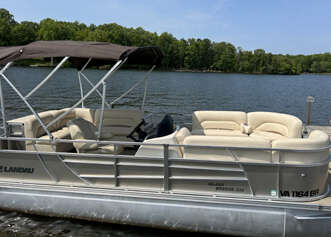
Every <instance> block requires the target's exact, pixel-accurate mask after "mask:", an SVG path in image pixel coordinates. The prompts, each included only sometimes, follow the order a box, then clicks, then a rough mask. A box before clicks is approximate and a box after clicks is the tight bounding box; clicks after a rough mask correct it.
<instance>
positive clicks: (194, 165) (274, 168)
mask: <svg viewBox="0 0 331 237" xmlns="http://www.w3.org/2000/svg"><path fill="white" fill-rule="evenodd" d="M0 141H7V142H8V144H10V143H11V142H26V141H31V142H32V143H34V144H35V143H36V142H43V143H49V144H56V143H97V144H98V145H115V146H116V145H119V146H127V147H133V146H142V145H143V146H154V147H155V146H157V147H160V148H161V147H162V149H163V156H157V157H152V156H136V155H134V154H92V153H74V152H41V151H38V150H35V151H26V150H13V149H10V146H8V149H1V150H0V153H17V154H34V155H36V156H37V158H38V159H39V162H40V163H41V164H42V167H43V169H44V170H45V171H46V173H47V174H48V176H49V177H51V179H52V180H53V181H54V182H55V183H58V182H59V177H57V175H56V174H54V173H53V172H52V171H51V169H50V168H49V167H48V165H47V162H46V161H45V158H44V156H55V157H56V158H57V159H58V160H59V161H61V162H62V164H63V165H64V166H65V167H66V168H67V169H68V170H69V171H70V172H71V173H72V174H73V175H74V176H76V177H77V178H78V179H80V180H81V181H82V182H83V183H84V184H85V185H93V182H91V181H90V179H91V178H100V177H102V178H104V179H114V187H115V188H121V187H120V185H119V182H120V180H121V179H123V178H125V179H131V180H132V181H133V180H139V181H146V183H148V182H150V181H153V182H154V181H155V180H158V182H160V183H161V186H162V187H161V186H160V189H161V190H162V192H165V193H169V192H170V193H176V192H181V190H179V191H178V190H177V189H174V188H172V183H180V182H183V183H185V182H189V183H190V182H194V183H199V182H201V183H202V182H205V183H206V182H207V185H209V186H211V188H214V189H215V190H216V191H215V192H214V193H213V192H210V191H208V192H205V191H204V190H201V191H200V190H199V188H198V189H195V190H194V189H192V190H184V191H185V192H188V193H191V194H192V193H193V194H194V193H198V194H203V195H206V194H208V195H210V194H211V193H212V195H213V196H224V193H222V192H217V190H218V189H219V190H222V189H226V185H227V184H224V183H223V182H225V183H226V182H230V183H231V182H232V183H231V184H230V185H232V186H236V185H237V184H233V183H236V182H245V183H247V184H246V185H247V190H248V191H247V193H242V194H236V193H230V194H231V195H232V196H240V197H248V198H257V199H259V198H262V199H266V198H267V199H272V200H274V199H275V200H286V201H312V200H316V199H320V198H322V197H325V196H326V195H327V194H328V192H329V187H326V189H325V191H323V192H322V193H321V192H320V193H318V194H315V193H313V195H312V196H307V197H301V196H299V198H298V197H288V196H287V197H286V196H285V197H284V196H282V195H281V193H282V192H283V191H282V189H281V182H282V181H281V179H282V178H281V176H282V173H281V172H282V170H284V169H289V170H290V169H292V170H293V169H300V170H302V171H300V172H302V174H301V175H302V176H306V175H307V176H310V177H309V178H311V177H312V176H313V175H317V174H316V173H318V172H321V170H322V171H323V172H324V170H325V169H327V168H325V167H327V166H328V163H329V162H330V157H328V159H326V160H324V161H314V162H309V163H283V162H281V161H271V162H260V161H256V162H254V161H242V160H240V159H238V158H237V157H235V156H234V157H233V160H227V161H225V160H216V159H213V160H208V159H207V160H204V159H197V158H195V157H190V158H179V157H172V156H170V152H169V151H170V150H171V148H174V147H177V148H179V147H194V148H208V149H209V148H211V149H220V150H226V151H229V154H233V151H236V150H237V151H238V150H249V151H264V152H270V153H272V152H276V151H277V152H279V153H281V152H294V153H306V152H310V153H314V152H321V151H325V150H329V149H330V148H331V147H329V146H328V147H322V148H314V149H279V148H277V149H275V148H258V147H229V146H214V145H213V146H206V145H183V144H162V143H153V144H151V143H146V142H127V141H101V140H70V139H53V140H52V139H40V138H24V137H0ZM70 157H71V158H70ZM73 157H76V158H75V159H72V158H73ZM77 158H79V159H77ZM89 158H93V159H91V160H89ZM98 158H100V160H98V161H96V160H95V159H98ZM82 159H83V160H82ZM128 162H129V163H128ZM72 164H84V165H89V166H91V165H93V164H97V165H101V164H104V165H111V166H113V168H114V172H113V174H112V175H103V176H100V175H98V174H95V175H82V174H80V173H79V171H77V170H75V169H74V168H72V166H71V165H72ZM126 165H127V166H133V167H134V168H135V169H137V170H138V169H144V171H146V172H149V170H150V169H161V170H162V171H158V172H159V173H157V174H154V173H153V175H148V174H139V175H126V176H121V175H120V174H119V169H120V168H121V167H123V166H126ZM178 169H180V170H183V171H185V172H186V173H185V175H178V172H177V173H176V174H175V175H174V170H178ZM252 169H263V170H264V172H265V173H270V175H271V176H270V177H272V178H273V179H276V180H275V181H274V183H275V185H274V186H275V189H274V190H273V191H272V192H273V193H272V192H271V193H270V194H265V193H264V194H263V195H261V194H260V193H259V192H260V190H258V189H261V187H258V185H256V184H254V182H256V180H254V179H256V177H255V178H252V175H251V174H250V172H252ZM309 169H312V170H314V169H315V170H314V171H312V173H309V172H310V171H309ZM137 170H136V171H137ZM190 171H194V174H192V175H188V173H189V172H190ZM200 171H201V173H199V172H200ZM197 172H198V173H197ZM215 172H219V174H220V176H217V175H215ZM254 172H257V171H254ZM232 173H235V175H233V176H232ZM239 173H240V175H239ZM237 174H238V175H237ZM270 177H269V179H270ZM260 179H261V178H260ZM313 179H314V178H313ZM317 180H318V178H317ZM258 182H262V181H258ZM201 185H202V184H201ZM201 185H200V186H201ZM200 186H199V187H200ZM232 186H231V187H232ZM201 187H202V188H204V186H201ZM257 187H258V188H257ZM208 188H210V187H208ZM184 189H185V188H184ZM226 191H228V190H226ZM313 191H314V190H312V191H310V192H313ZM231 195H230V196H231ZM225 196H229V195H227V194H225Z"/></svg>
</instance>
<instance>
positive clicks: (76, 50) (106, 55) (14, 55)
mask: <svg viewBox="0 0 331 237" xmlns="http://www.w3.org/2000/svg"><path fill="white" fill-rule="evenodd" d="M65 56H69V57H70V59H69V60H71V62H72V63H73V64H74V65H75V66H77V67H82V66H83V65H84V64H85V63H86V61H87V60H88V59H89V58H92V59H93V60H92V61H91V65H106V64H112V63H114V62H116V61H118V60H120V59H124V58H128V60H127V62H126V63H129V64H150V65H158V64H160V62H161V60H162V57H163V55H162V52H161V50H160V49H159V48H158V47H154V46H151V47H129V46H122V45H116V44H111V43H105V42H82V41H69V40H60V41H36V42H33V43H30V44H27V45H23V46H13V47H0V64H6V63H8V62H11V61H17V60H21V59H36V58H50V57H65Z"/></svg>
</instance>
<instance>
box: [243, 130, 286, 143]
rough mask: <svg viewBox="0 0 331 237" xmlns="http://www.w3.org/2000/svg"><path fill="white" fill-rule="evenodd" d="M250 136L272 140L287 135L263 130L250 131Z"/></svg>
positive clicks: (283, 137)
mask: <svg viewBox="0 0 331 237" xmlns="http://www.w3.org/2000/svg"><path fill="white" fill-rule="evenodd" d="M249 136H250V137H252V138H254V137H256V138H263V139H266V140H269V141H274V140H276V139H285V138H287V137H285V136H283V135H281V134H278V133H274V132H264V131H254V132H253V133H251V134H250V135H249Z"/></svg>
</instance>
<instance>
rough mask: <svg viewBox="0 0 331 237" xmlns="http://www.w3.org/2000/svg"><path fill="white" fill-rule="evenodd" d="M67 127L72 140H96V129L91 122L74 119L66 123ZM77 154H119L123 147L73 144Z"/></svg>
mask: <svg viewBox="0 0 331 237" xmlns="http://www.w3.org/2000/svg"><path fill="white" fill-rule="evenodd" d="M67 126H68V128H69V132H70V135H71V138H72V139H73V140H97V132H98V130H97V128H96V127H95V126H94V124H92V123H91V122H89V121H87V120H85V119H82V118H76V119H72V120H70V121H68V123H67ZM73 145H74V147H75V148H76V151H77V153H101V154H119V153H120V152H121V151H123V147H122V146H119V145H106V146H100V145H98V144H97V143H83V142H73Z"/></svg>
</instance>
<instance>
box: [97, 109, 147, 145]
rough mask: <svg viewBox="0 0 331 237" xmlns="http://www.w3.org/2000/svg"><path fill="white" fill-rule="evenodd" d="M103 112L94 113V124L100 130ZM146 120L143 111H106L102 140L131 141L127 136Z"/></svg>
mask: <svg viewBox="0 0 331 237" xmlns="http://www.w3.org/2000/svg"><path fill="white" fill-rule="evenodd" d="M100 116H101V110H96V111H95V113H94V118H93V124H95V126H96V127H97V128H98V127H99V123H100ZM143 119H144V112H143V111H141V110H124V109H111V110H105V111H104V118H103V122H102V133H101V138H102V139H107V140H112V141H130V139H129V138H127V136H128V135H129V134H130V132H131V131H132V130H133V129H134V128H135V127H136V126H137V125H138V124H139V123H140V122H141V121H142V120H143Z"/></svg>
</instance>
